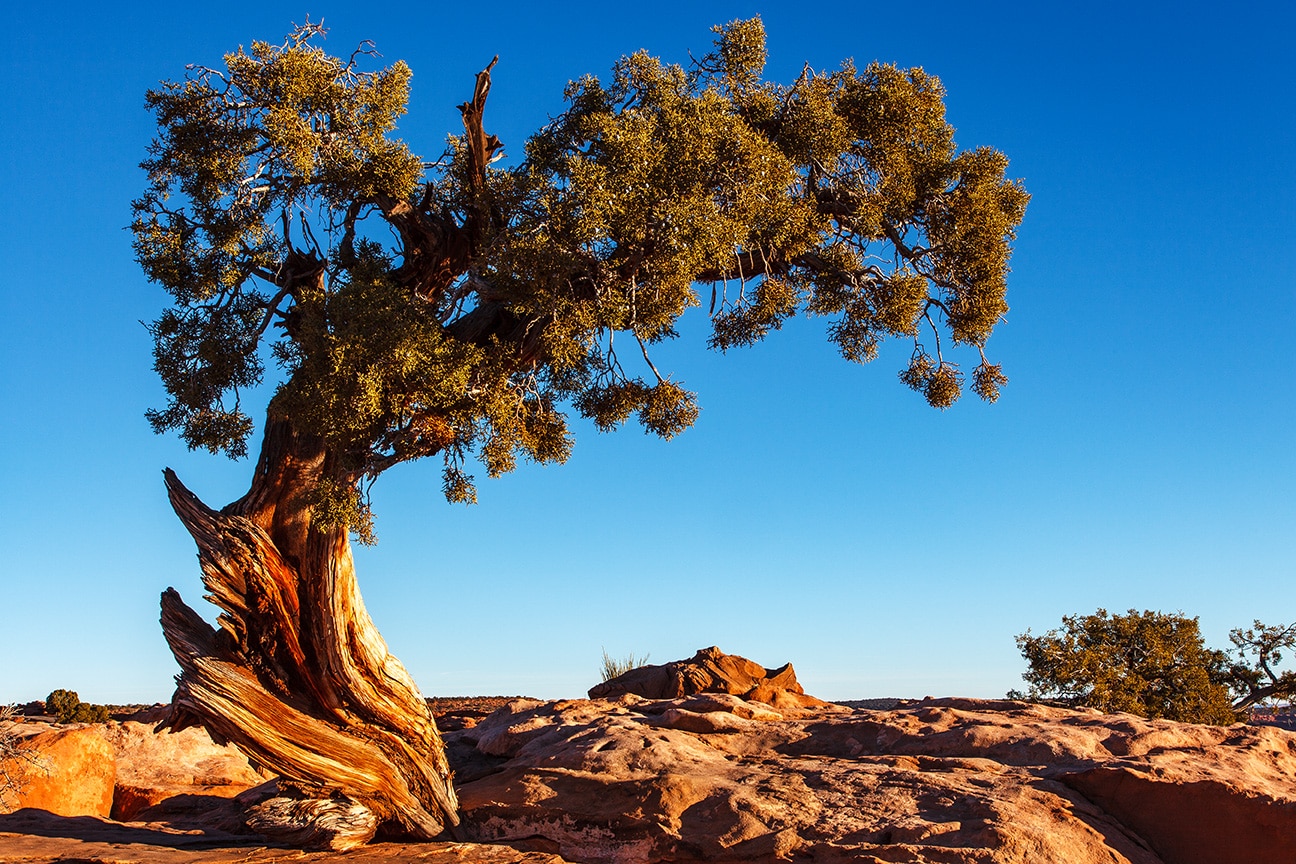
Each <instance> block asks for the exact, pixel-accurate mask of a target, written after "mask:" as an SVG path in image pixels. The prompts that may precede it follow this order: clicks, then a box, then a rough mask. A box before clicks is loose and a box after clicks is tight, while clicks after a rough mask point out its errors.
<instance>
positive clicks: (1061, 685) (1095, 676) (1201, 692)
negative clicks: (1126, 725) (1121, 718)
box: [1011, 609, 1237, 725]
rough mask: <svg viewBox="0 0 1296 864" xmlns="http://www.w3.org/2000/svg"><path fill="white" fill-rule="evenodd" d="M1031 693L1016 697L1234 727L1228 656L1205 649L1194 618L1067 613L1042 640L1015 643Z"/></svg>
mask: <svg viewBox="0 0 1296 864" xmlns="http://www.w3.org/2000/svg"><path fill="white" fill-rule="evenodd" d="M1017 647H1018V648H1019V649H1020V650H1021V652H1022V656H1023V657H1024V658H1025V660H1026V662H1027V664H1028V666H1029V668H1028V669H1027V671H1026V672H1025V673H1024V674H1023V675H1022V677H1023V678H1024V679H1025V680H1026V682H1027V683H1028V684H1029V685H1030V689H1029V690H1028V691H1027V692H1026V693H1025V694H1022V693H1020V692H1018V691H1014V692H1013V693H1012V694H1011V695H1012V696H1015V697H1022V696H1025V697H1026V698H1028V699H1031V700H1038V701H1047V702H1055V703H1062V704H1065V705H1071V706H1085V707H1090V708H1097V709H1098V710H1100V711H1105V712H1109V713H1110V712H1115V711H1128V712H1129V713H1131V714H1139V715H1141V716H1144V717H1152V718H1165V719H1167V720H1178V721H1181V722H1187V723H1217V724H1222V725H1226V724H1229V723H1234V722H1236V720H1237V715H1236V713H1235V711H1234V709H1233V707H1232V706H1231V705H1230V700H1229V690H1228V687H1227V684H1226V680H1227V672H1228V658H1227V655H1225V653H1224V652H1222V651H1215V650H1212V649H1210V648H1207V647H1206V645H1205V644H1204V643H1203V641H1202V636H1201V631H1200V630H1199V628H1198V625H1197V619H1196V618H1190V617H1188V616H1186V615H1184V614H1182V613H1177V614H1170V615H1167V614H1163V613H1161V612H1151V611H1148V612H1138V611H1136V610H1134V609H1131V610H1129V612H1128V613H1127V614H1125V615H1109V614H1108V613H1107V610H1105V609H1099V610H1098V611H1097V612H1096V613H1095V614H1093V615H1084V616H1080V615H1067V616H1063V618H1062V627H1061V628H1060V629H1057V630H1050V631H1049V632H1047V633H1045V634H1043V635H1042V636H1032V635H1031V632H1030V631H1029V630H1027V631H1026V632H1025V633H1023V634H1022V635H1020V636H1018V637H1017Z"/></svg>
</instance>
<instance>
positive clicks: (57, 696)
mask: <svg viewBox="0 0 1296 864" xmlns="http://www.w3.org/2000/svg"><path fill="white" fill-rule="evenodd" d="M45 710H46V711H48V712H49V713H50V714H51V715H52V716H53V717H54V718H55V719H57V720H58V721H59V722H60V723H103V722H105V721H106V720H107V719H108V709H107V708H106V707H105V706H103V705H91V704H90V703H89V702H82V701H81V697H80V696H78V695H77V693H76V691H75V690H55V691H54V692H53V693H51V694H49V695H48V696H46V697H45Z"/></svg>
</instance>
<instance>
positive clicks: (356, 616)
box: [162, 429, 458, 842]
mask: <svg viewBox="0 0 1296 864" xmlns="http://www.w3.org/2000/svg"><path fill="white" fill-rule="evenodd" d="M284 434H287V433H284V432H283V430H273V429H271V430H267V441H266V444H265V446H266V447H267V448H271V447H272V446H274V444H275V442H274V441H272V440H271V439H272V438H273V437H274V436H276V435H284ZM286 440H291V438H289V439H286ZM291 461H292V460H285V459H283V458H282V454H281V458H278V459H272V460H271V461H270V464H273V465H276V466H279V467H280V468H282V466H283V465H285V464H286V462H291ZM297 461H298V463H299V464H298V465H297V466H296V468H298V469H300V468H302V467H303V466H306V467H307V468H309V467H310V464H311V460H309V459H299V460H297ZM307 473H310V472H309V471H308V472H307ZM300 479H301V478H300V477H297V478H296V479H294V471H293V470H288V471H286V472H285V471H282V470H281V471H279V472H278V473H273V474H271V473H260V474H259V475H258V483H257V484H254V490H253V492H250V493H249V495H248V496H245V498H244V499H241V500H240V502H236V503H235V505H231V507H230V508H227V509H230V510H244V511H248V512H251V513H254V514H255V515H256V516H257V517H259V518H256V519H254V518H251V517H249V516H245V515H241V514H239V513H237V512H217V511H214V510H212V509H210V508H208V507H207V506H205V505H204V504H203V503H202V502H201V501H199V500H198V499H197V498H196V497H195V496H194V495H193V494H192V493H191V492H189V490H188V489H186V488H185V487H184V485H183V484H181V482H180V480H179V478H177V477H176V475H175V474H174V473H173V472H171V471H167V472H166V483H167V490H168V492H169V494H170V498H171V503H172V506H173V507H174V508H175V511H176V514H177V515H178V516H179V517H180V519H181V521H182V522H184V524H185V527H186V528H188V529H189V532H190V533H191V534H192V535H193V537H194V540H195V541H196V542H197V544H198V550H199V556H198V557H199V562H200V564H201V567H202V573H203V584H204V585H205V586H206V588H207V590H208V592H209V595H208V599H209V600H210V601H211V602H213V603H214V604H216V605H217V606H218V607H220V609H221V610H222V611H221V615H220V616H219V618H218V624H219V625H220V629H219V630H215V629H213V628H212V627H211V626H210V625H208V624H207V623H206V622H205V621H203V620H202V618H200V617H199V616H198V615H197V614H196V613H195V612H194V611H193V610H192V609H190V608H189V607H188V606H186V605H185V604H184V602H183V601H182V600H181V599H180V595H179V594H178V593H176V592H175V591H174V590H172V589H168V590H167V592H166V593H164V594H163V596H162V628H163V631H164V632H165V634H166V638H167V642H168V643H169V644H170V646H171V650H172V652H173V653H174V654H175V657H176V660H177V661H178V662H179V664H180V667H181V670H182V674H181V675H180V676H179V678H178V679H177V684H178V686H177V689H176V694H175V697H174V700H173V703H172V713H171V716H170V717H169V718H168V720H167V721H166V722H165V723H164V725H170V726H172V727H173V728H181V727H183V726H186V725H194V724H201V725H203V726H205V727H206V728H207V729H208V730H209V731H210V732H211V733H212V734H213V735H214V736H215V737H216V738H217V739H218V740H222V741H229V742H232V743H234V744H235V745H237V746H238V747H239V748H240V749H242V750H243V751H244V752H245V753H247V755H248V756H249V757H251V758H252V759H254V760H255V761H257V762H258V763H260V764H263V765H265V766H267V767H268V768H270V769H271V770H273V771H276V772H277V773H279V774H280V775H282V776H284V777H286V778H288V779H290V780H294V781H298V782H299V783H302V784H305V785H307V786H309V787H311V788H314V789H318V790H320V796H319V797H320V798H321V799H326V798H328V799H333V800H334V801H335V802H336V801H343V800H344V799H345V802H349V803H346V806H344V807H342V809H340V810H339V809H338V808H337V807H324V806H323V805H321V806H320V807H305V808H303V807H297V808H288V809H289V810H291V811H292V812H293V813H296V816H295V817H294V819H295V820H296V821H297V822H301V823H302V824H305V823H306V822H309V823H311V824H312V825H315V827H314V828H312V829H311V830H312V831H316V832H319V831H323V832H324V833H325V834H326V833H328V832H329V831H333V829H329V828H327V826H328V825H329V824H331V821H330V820H332V821H336V820H337V819H342V822H345V823H346V824H348V825H351V826H352V827H351V828H348V829H347V830H346V831H341V832H340V833H339V832H338V831H334V833H338V836H343V835H345V836H359V834H362V833H363V830H361V829H360V828H358V827H356V826H360V825H361V823H363V822H364V821H365V820H364V819H362V818H360V816H359V815H358V814H360V810H361V809H363V810H367V811H370V812H371V813H372V815H373V818H374V825H375V826H376V825H377V824H379V823H384V822H391V823H394V825H395V826H397V827H399V829H401V830H403V831H405V832H407V833H409V834H410V835H412V836H414V837H418V838H422V839H431V838H432V837H435V836H437V835H438V834H440V833H441V832H442V830H443V829H445V828H451V829H453V826H455V825H457V824H458V817H457V815H456V811H457V809H458V804H457V801H456V798H455V793H454V789H453V786H452V783H451V772H450V768H449V764H448V762H447V761H446V758H445V752H444V745H443V744H442V741H441V737H440V735H439V733H438V731H437V728H436V722H435V720H434V719H433V717H432V715H431V713H430V711H429V710H428V708H427V703H426V702H425V701H424V700H423V697H422V695H421V694H420V693H419V691H418V688H417V687H416V686H415V685H414V682H413V680H412V679H411V678H410V676H409V674H408V673H407V672H406V671H405V668H404V667H403V666H402V665H401V664H400V662H399V661H398V660H397V659H396V658H395V657H393V656H392V655H391V654H390V653H389V652H388V650H387V645H386V643H385V642H384V641H383V639H382V637H381V636H380V635H379V633H378V630H377V628H376V627H375V626H374V624H373V621H372V620H371V619H370V618H369V615H368V613H367V612H366V611H365V608H364V604H363V601H362V600H361V598H360V592H359V589H358V588H357V585H356V580H355V571H354V567H353V563H352V558H351V550H350V546H349V544H348V542H347V538H346V534H345V533H344V532H343V531H341V530H329V531H322V530H319V529H318V528H314V527H312V526H310V524H309V516H308V515H303V514H302V513H301V512H297V509H296V508H295V507H288V508H286V509H288V510H289V511H293V512H290V513H288V514H284V513H281V512H277V511H279V510H280V509H283V508H284V502H300V500H301V497H302V496H301V495H300V494H298V491H300V490H297V491H293V489H291V488H288V489H285V488H280V489H279V490H278V492H277V493H276V492H273V491H271V488H270V487H275V486H276V485H278V486H280V487H284V486H286V487H296V486H297V485H298V482H300ZM271 502H278V506H274V505H273V504H272V503H271ZM258 503H259V505H260V506H256V505H257V504H258ZM308 512H309V511H308V510H307V511H306V513H307V514H308ZM281 517H282V518H281ZM258 523H261V524H258ZM263 525H264V526H265V527H263ZM267 528H269V529H270V531H273V532H274V533H276V534H278V535H279V538H280V542H279V543H276V542H275V541H274V540H272V539H271V533H270V531H267ZM351 804H355V805H357V806H358V807H359V808H360V809H355V808H352V807H351ZM272 809H273V808H272ZM344 811H345V812H344ZM285 812H287V811H285ZM309 814H314V815H311V816H310V818H307V815H309ZM339 814H341V815H339ZM347 814H349V815H347ZM343 817H345V818H343ZM265 818H267V819H268V818H269V817H268V816H267V817H265ZM303 820H304V821H303ZM357 820H358V821H357ZM291 821H292V820H290V822H291ZM267 824H268V823H267ZM303 830H305V829H303ZM348 831H349V832H350V833H347V832H348ZM357 831H358V832H359V833H357ZM303 836H305V835H303ZM312 836H313V835H312ZM320 836H323V834H321V835H320ZM312 842H314V841H312ZM346 842H349V841H346ZM360 842H363V841H360Z"/></svg>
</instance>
